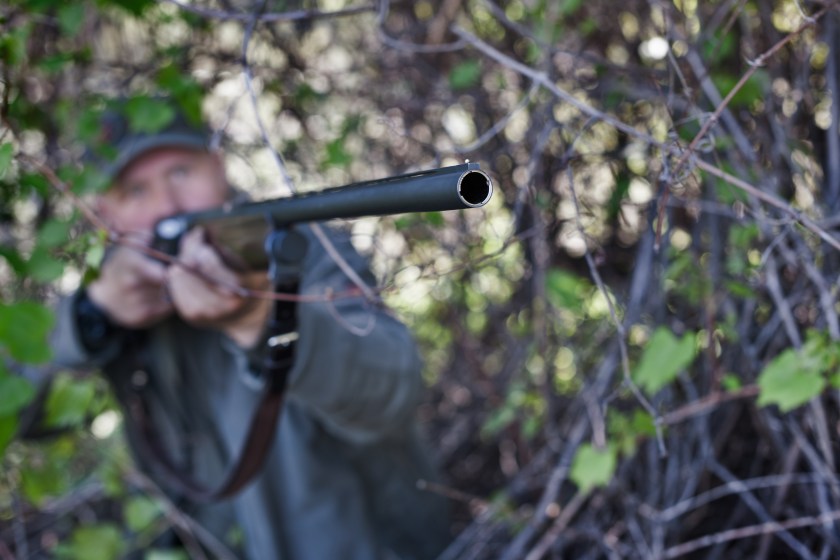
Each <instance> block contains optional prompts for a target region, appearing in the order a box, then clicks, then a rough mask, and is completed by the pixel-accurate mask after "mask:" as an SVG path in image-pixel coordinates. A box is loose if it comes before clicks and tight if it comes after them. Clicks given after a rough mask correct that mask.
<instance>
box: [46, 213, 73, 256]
mask: <svg viewBox="0 0 840 560" xmlns="http://www.w3.org/2000/svg"><path fill="white" fill-rule="evenodd" d="M70 226H71V224H70V222H67V221H64V220H48V221H46V222H44V225H43V226H41V229H40V230H39V231H38V245H40V246H41V247H44V248H47V249H51V248H53V247H58V246H59V245H61V244H62V243H64V242H66V241H67V240H68V239H69V237H70Z"/></svg>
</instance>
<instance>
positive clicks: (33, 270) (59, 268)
mask: <svg viewBox="0 0 840 560" xmlns="http://www.w3.org/2000/svg"><path fill="white" fill-rule="evenodd" d="M63 273H64V263H63V262H62V261H60V260H58V259H56V258H55V257H53V256H52V255H51V254H50V252H49V251H48V250H47V249H46V248H45V247H36V248H35V250H34V251H32V254H31V255H29V260H28V261H27V263H26V274H28V275H29V276H30V277H31V278H32V279H33V280H35V281H36V282H41V283H44V284H46V283H48V282H52V281H53V280H56V279H58V277H59V276H61V275H62V274H63Z"/></svg>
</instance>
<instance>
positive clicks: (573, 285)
mask: <svg viewBox="0 0 840 560" xmlns="http://www.w3.org/2000/svg"><path fill="white" fill-rule="evenodd" d="M591 288H592V286H591V284H590V283H589V282H588V281H587V280H586V279H584V278H581V277H580V276H578V275H576V274H572V273H571V272H567V271H565V270H562V269H559V268H553V269H551V270H549V271H548V274H547V275H546V293H547V295H548V299H549V301H551V303H552V304H554V305H555V306H557V307H560V308H563V309H569V310H571V311H579V310H581V309H582V308H583V304H584V302H585V301H586V298H587V295H588V293H589V292H590V291H591Z"/></svg>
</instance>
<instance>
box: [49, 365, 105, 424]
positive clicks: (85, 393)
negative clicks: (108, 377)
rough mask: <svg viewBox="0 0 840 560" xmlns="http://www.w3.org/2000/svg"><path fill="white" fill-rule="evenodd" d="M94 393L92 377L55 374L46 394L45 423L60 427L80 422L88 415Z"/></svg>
mask: <svg viewBox="0 0 840 560" xmlns="http://www.w3.org/2000/svg"><path fill="white" fill-rule="evenodd" d="M95 394H96V387H95V384H94V381H93V380H92V379H74V378H73V377H72V376H70V375H66V374H65V375H58V376H56V378H55V380H54V381H53V384H52V387H51V388H50V394H49V395H48V396H47V402H46V413H47V414H46V423H47V425H48V426H53V427H62V426H75V425H79V424H82V423H83V422H84V421H85V420H86V419H87V417H88V412H89V410H90V405H91V403H92V402H93V397H94V395H95Z"/></svg>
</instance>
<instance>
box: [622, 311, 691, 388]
mask: <svg viewBox="0 0 840 560" xmlns="http://www.w3.org/2000/svg"><path fill="white" fill-rule="evenodd" d="M694 337H695V334H694V333H693V332H688V333H686V334H685V336H683V337H682V339H680V340H677V337H675V336H674V335H673V333H671V331H670V330H669V329H667V328H665V327H659V328H657V329H656V330H655V331H654V333H653V336H651V337H650V340H649V341H648V343H647V346H645V350H644V353H643V354H642V358H641V359H640V360H639V365H638V366H636V369H635V371H634V372H633V380H634V381H635V382H636V383H638V384H639V386H640V387H642V389H644V390H645V391H647V393H648V394H650V395H653V394H654V393H656V392H657V391H659V390H660V389H661V388H662V387H664V386H665V385H667V384H668V383H670V382H671V381H673V380H674V379H675V378H676V377H677V375H678V374H679V373H680V372H681V371H683V370H684V369H685V368H686V367H688V365H689V364H691V362H693V361H694V356H695V355H696V353H697V349H696V346H695V344H694Z"/></svg>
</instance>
